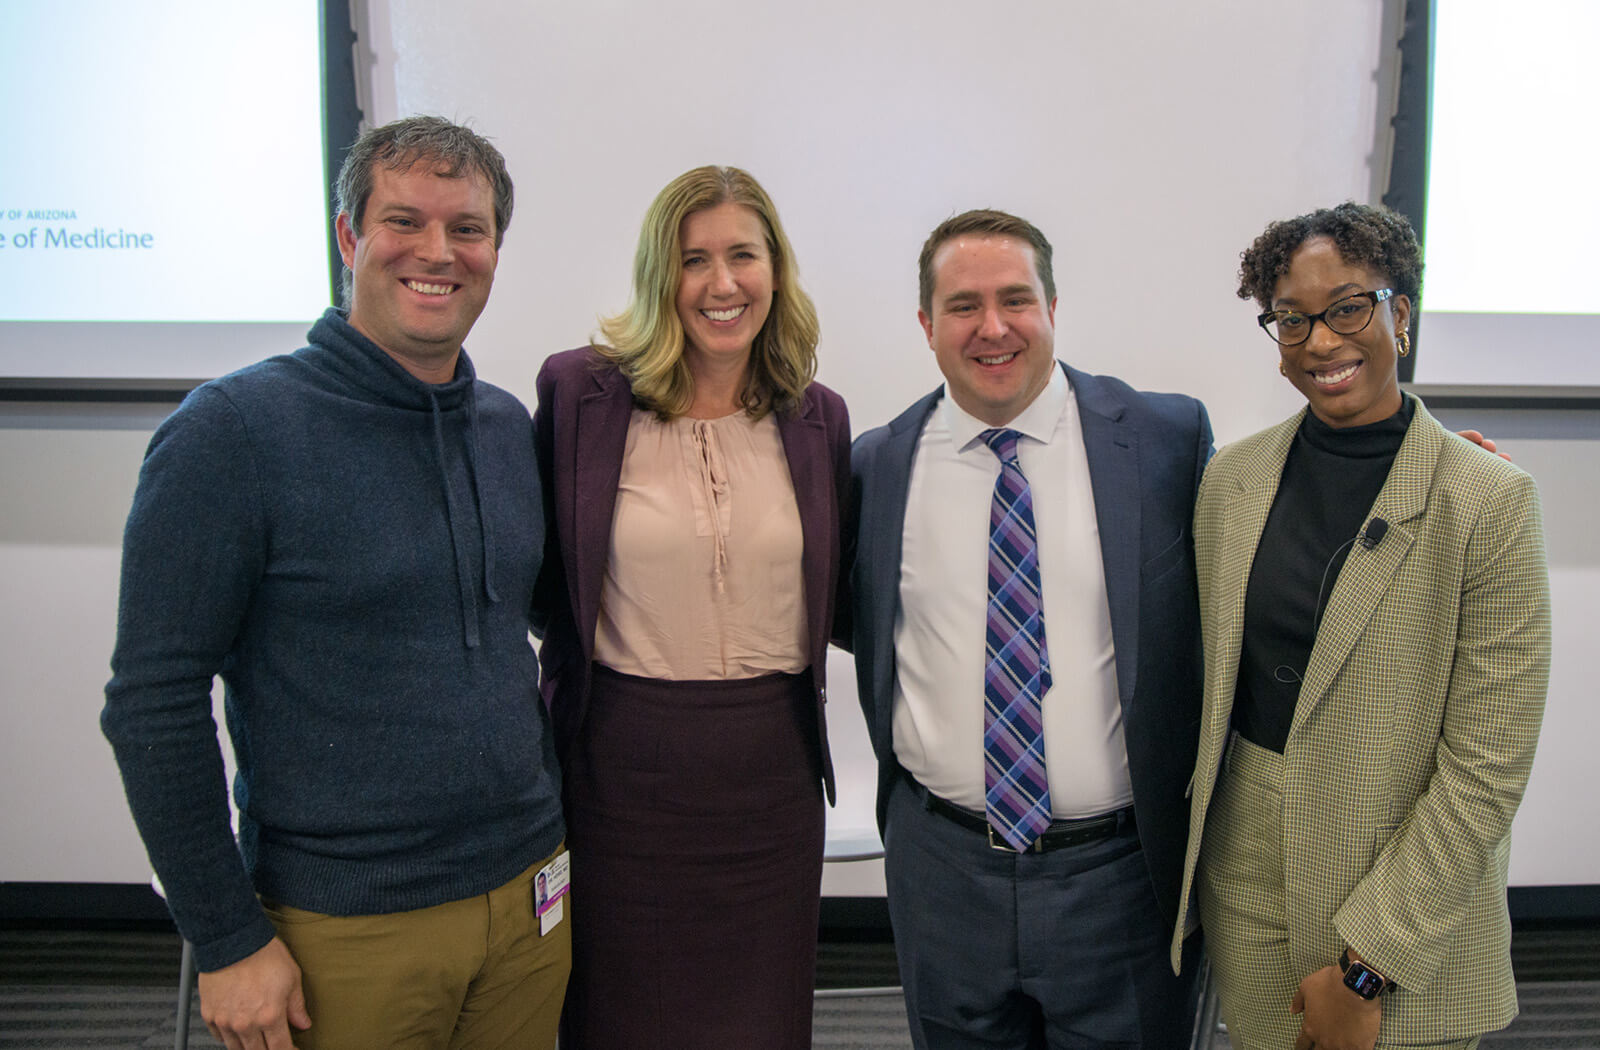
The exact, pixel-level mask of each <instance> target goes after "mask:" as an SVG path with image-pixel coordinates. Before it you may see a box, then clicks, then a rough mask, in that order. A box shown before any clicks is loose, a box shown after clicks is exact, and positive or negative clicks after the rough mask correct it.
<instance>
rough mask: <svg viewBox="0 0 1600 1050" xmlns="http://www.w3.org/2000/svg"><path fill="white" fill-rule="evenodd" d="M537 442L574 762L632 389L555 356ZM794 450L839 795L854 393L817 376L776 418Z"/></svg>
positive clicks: (563, 717)
mask: <svg viewBox="0 0 1600 1050" xmlns="http://www.w3.org/2000/svg"><path fill="white" fill-rule="evenodd" d="M536 388H537V391H538V396H539V402H538V408H537V409H536V410H535V411H534V414H533V424H534V445H535V449H536V451H537V453H538V457H539V472H540V475H541V477H542V479H543V481H544V505H545V512H546V514H548V515H549V518H550V527H549V528H548V529H547V530H546V545H545V557H544V568H543V571H542V573H541V575H540V580H539V588H538V596H537V599H536V605H537V607H538V608H537V610H536V613H535V620H536V625H535V626H536V630H537V631H538V633H540V635H541V637H542V639H543V644H542V645H541V646H540V649H539V659H540V662H541V664H542V665H543V672H544V677H543V683H542V688H543V691H544V698H545V703H546V704H548V705H549V707H550V714H551V720H552V721H553V723H554V725H555V741H556V754H557V755H558V756H559V757H560V759H561V761H562V762H563V764H565V762H566V760H567V757H568V755H569V754H570V752H571V748H572V743H573V741H574V740H576V739H577V736H578V730H579V728H580V727H581V726H582V724H583V716H584V714H585V712H586V711H587V710H588V705H589V684H590V668H591V666H592V664H593V661H594V634H595V626H596V624H597V623H598V622H599V619H600V587H601V583H602V581H603V579H604V576H605V568H606V559H607V557H608V552H609V550H610V547H611V522H612V515H613V513H614V512H615V510H616V504H617V486H618V484H619V483H620V481H621V478H622V454H623V451H624V449H625V448H626V447H627V440H628V417H629V416H630V415H631V414H632V412H633V391H632V389H631V388H630V387H629V385H628V380H627V378H626V377H625V376H623V374H622V373H621V372H620V371H618V370H617V368H616V366H614V365H612V364H611V363H610V362H608V361H607V360H606V359H605V358H603V357H601V356H600V354H599V353H598V352H596V351H595V350H594V349H593V348H592V347H581V348H579V349H577V350H568V351H566V352H564V353H559V354H555V355H552V356H551V357H550V358H549V359H548V360H546V361H545V363H544V366H543V367H542V368H541V369H540V370H539V378H538V380H537V381H536ZM777 422H778V435H779V437H780V438H781V439H782V441H783V452H784V458H785V459H787V460H788V462H789V476H790V478H791V479H792V480H793V482H794V495H795V502H796V503H797V504H798V505H799V508H800V529H801V533H802V535H803V536H804V547H803V550H802V553H801V558H800V567H801V573H802V575H803V577H804V579H805V595H806V623H807V630H808V632H809V634H808V641H809V650H808V654H807V655H809V657H810V659H811V671H812V681H813V684H814V688H815V691H816V709H817V742H818V746H819V749H820V754H819V755H818V758H819V763H818V765H819V768H820V769H821V770H822V777H823V783H824V786H825V787H826V790H827V794H828V801H829V802H830V803H831V802H832V801H833V799H834V785H833V760H832V758H831V757H830V756H829V754H828V730H827V723H826V720H825V719H824V717H823V707H824V704H825V703H826V701H827V695H828V694H827V682H826V671H827V651H828V637H829V633H830V629H831V626H832V624H833V619H834V610H835V605H836V594H837V591H838V585H839V578H840V566H841V564H843V554H842V548H843V542H842V540H841V537H840V526H841V522H842V521H843V518H844V507H845V500H846V498H847V495H848V489H849V477H850V462H849V460H850V419H849V416H848V415H847V414H846V412H845V406H844V400H843V399H842V398H840V397H839V395H838V394H836V393H834V392H833V391H832V390H829V389H828V388H827V387H825V386H823V385H822V384H820V383H812V384H811V385H810V386H809V387H808V388H807V389H806V393H805V397H804V398H803V400H802V402H801V405H800V410H799V411H798V412H797V413H795V414H794V415H793V416H784V415H782V414H780V415H778V417H777Z"/></svg>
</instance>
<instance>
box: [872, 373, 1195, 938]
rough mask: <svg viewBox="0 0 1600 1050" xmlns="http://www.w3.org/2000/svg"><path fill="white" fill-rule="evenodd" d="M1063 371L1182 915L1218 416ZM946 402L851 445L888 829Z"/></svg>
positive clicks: (1147, 808) (1157, 835)
mask: <svg viewBox="0 0 1600 1050" xmlns="http://www.w3.org/2000/svg"><path fill="white" fill-rule="evenodd" d="M1062 367H1063V368H1064V369H1065V370H1066V373H1067V377H1068V378H1069V379H1070V380H1071V382H1072V390H1073V394H1074V396H1076V398H1077V400H1078V416H1079V419H1080V421H1081V423H1082V427H1083V443H1084V446H1085V448H1086V450H1087V452H1088V459H1089V478H1090V483H1091V484H1092V486H1093V488H1094V502H1095V518H1096V520H1097V522H1098V524H1099V530H1100V554H1101V557H1102V559H1103V561H1104V563H1105V579H1106V598H1107V600H1108V603H1109V605H1110V608H1111V635H1112V642H1113V645H1114V647H1115V650H1116V668H1117V689H1118V693H1119V696H1120V699H1121V702H1122V723H1123V732H1124V736H1125V738H1126V741H1127V748H1128V772H1129V775H1130V777H1131V779H1132V781H1133V796H1134V810H1135V816H1136V820H1137V823H1138V828H1139V840H1140V844H1141V846H1142V847H1143V849H1144V854H1145V858H1146V861H1147V862H1148V864H1149V867H1150V877H1151V882H1152V883H1153V884H1154V886H1155V891H1156V898H1157V900H1158V901H1159V902H1160V904H1161V907H1162V909H1163V910H1164V911H1166V912H1167V913H1168V915H1169V920H1170V918H1171V916H1172V915H1174V914H1175V913H1176V909H1177V899H1178V882H1179V878H1180V876H1181V874H1182V871H1183V852H1184V842H1185V839H1186V837H1187V834H1188V830H1189V825H1188V813H1189V806H1188V800H1187V799H1186V797H1185V790H1186V786H1187V784H1188V780H1189V775H1190V773H1191V772H1192V771H1193V770H1194V756H1195V744H1196V741H1197V740H1198V738H1199V729H1200V696H1201V678H1200V673H1201V663H1200V606H1199V597H1198V592H1197V590H1196V584H1195V569H1194V542H1193V536H1192V532H1191V527H1192V526H1191V523H1192V520H1193V517H1194V500H1195V492H1196V490H1197V489H1198V487H1199V484H1200V476H1201V474H1202V473H1203V472H1204V470H1205V465H1206V460H1207V459H1208V458H1209V457H1210V455H1211V423H1210V420H1209V419H1208V418H1207V417H1206V410H1205V406H1204V405H1202V404H1201V403H1200V402H1199V401H1196V400H1195V399H1194V398H1191V397H1185V396H1183V395H1181V394H1147V393H1143V392H1140V391H1137V390H1134V389H1133V388H1132V387H1130V386H1128V385H1127V384H1126V383H1124V382H1122V381H1121V380H1117V379H1112V378H1110V377H1107V376H1094V375H1088V374H1086V373H1083V372H1079V371H1078V370H1076V369H1074V368H1068V367H1067V366H1065V365H1063V366H1062ZM942 396H943V388H942V387H941V388H940V389H939V390H935V391H934V392H933V393H931V394H929V395H928V396H927V397H924V398H923V399H922V400H920V401H918V402H917V403H916V404H914V405H912V406H911V407H910V408H909V409H907V410H906V411H905V412H903V413H901V415H900V416H899V417H898V418H897V419H895V420H894V421H893V422H891V423H890V424H889V425H888V426H884V427H879V428H877V429H875V430H870V431H868V432H867V433H865V434H862V435H861V437H860V438H859V439H858V440H857V441H856V443H855V448H854V449H853V450H852V453H851V475H852V478H851V483H852V493H851V499H852V519H853V524H854V526H855V527H854V528H853V530H852V531H853V533H854V536H855V542H856V552H855V562H854V568H853V570H852V572H851V576H850V585H851V589H852V591H853V608H852V621H851V623H850V625H849V631H850V634H849V639H850V642H851V643H852V648H853V649H854V651H855V657H856V679H857V683H858V686H859V689H860V695H861V708H862V711H863V712H864V713H865V714H866V719H867V729H868V731H869V732H870V733H871V735H872V747H873V751H874V752H875V753H876V755H877V758H878V825H879V828H880V830H882V829H883V823H884V810H885V805H886V801H887V798H888V791H889V788H890V786H891V785H892V784H893V781H894V778H895V777H896V776H898V775H899V765H898V763H897V762H896V761H895V757H894V737H893V726H892V722H893V714H894V683H895V652H894V625H895V618H896V613H897V612H898V610H899V606H900V546H901V537H902V534H903V529H904V526H905V514H906V493H907V491H908V488H909V486H910V481H911V466H912V460H913V459H914V458H915V456H916V451H917V441H918V439H919V438H920V437H921V435H922V428H923V426H924V425H925V423H926V422H927V419H928V415H929V414H930V413H931V412H932V411H933V410H934V406H935V405H936V404H937V403H938V401H939V399H940V397H942ZM981 702H982V698H981V697H974V698H973V703H981ZM973 746H975V747H976V746H978V744H977V743H976V742H975V743H974V745H973Z"/></svg>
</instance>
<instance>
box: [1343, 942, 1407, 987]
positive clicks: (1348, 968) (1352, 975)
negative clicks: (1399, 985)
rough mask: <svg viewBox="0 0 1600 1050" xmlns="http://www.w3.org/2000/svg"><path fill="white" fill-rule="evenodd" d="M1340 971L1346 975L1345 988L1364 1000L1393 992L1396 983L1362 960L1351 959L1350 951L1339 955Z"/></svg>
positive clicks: (1346, 950) (1347, 949) (1347, 950)
mask: <svg viewBox="0 0 1600 1050" xmlns="http://www.w3.org/2000/svg"><path fill="white" fill-rule="evenodd" d="M1339 969H1340V970H1341V971H1342V972H1343V973H1344V986H1345V987H1346V988H1348V989H1350V990H1351V991H1352V992H1355V993H1356V994H1357V995H1359V996H1361V998H1363V999H1368V1000H1370V999H1376V998H1377V997H1378V996H1380V995H1383V994H1384V993H1385V992H1392V991H1394V989H1395V983H1394V982H1393V981H1391V980H1389V979H1388V978H1387V977H1385V976H1384V975H1383V974H1381V973H1379V972H1378V971H1377V970H1374V969H1373V968H1372V967H1370V966H1368V965H1367V964H1366V963H1364V962H1362V961H1361V960H1360V959H1355V960H1352V959H1351V958H1350V949H1349V948H1346V949H1345V950H1344V951H1342V952H1340V953H1339Z"/></svg>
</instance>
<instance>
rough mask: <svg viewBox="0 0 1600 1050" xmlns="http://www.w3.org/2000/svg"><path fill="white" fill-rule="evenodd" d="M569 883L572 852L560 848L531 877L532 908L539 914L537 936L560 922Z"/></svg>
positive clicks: (564, 908) (542, 934)
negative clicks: (554, 857)
mask: <svg viewBox="0 0 1600 1050" xmlns="http://www.w3.org/2000/svg"><path fill="white" fill-rule="evenodd" d="M571 883H572V854H571V853H570V852H569V851H567V850H562V851H561V852H560V854H558V855H557V856H556V859H555V860H552V861H551V862H550V863H549V864H546V865H545V866H544V867H542V868H540V869H539V874H537V875H535V876H534V877H533V910H534V914H536V915H538V916H539V936H541V937H543V936H544V935H545V934H547V933H549V932H550V931H551V930H553V929H555V928H556V927H557V926H559V925H560V924H561V919H562V917H563V916H564V915H565V914H566V898H567V889H568V887H569V886H570V885H571Z"/></svg>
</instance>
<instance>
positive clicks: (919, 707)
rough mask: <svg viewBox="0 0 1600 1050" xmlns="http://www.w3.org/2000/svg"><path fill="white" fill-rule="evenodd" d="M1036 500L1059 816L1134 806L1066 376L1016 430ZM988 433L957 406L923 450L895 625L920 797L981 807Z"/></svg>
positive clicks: (901, 723) (949, 404)
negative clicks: (923, 792) (927, 793)
mask: <svg viewBox="0 0 1600 1050" xmlns="http://www.w3.org/2000/svg"><path fill="white" fill-rule="evenodd" d="M1008 428H1009V429H1011V430H1016V431H1018V432H1020V433H1021V434H1022V435H1023V436H1022V440H1021V441H1019V442H1018V443H1017V455H1018V460H1019V461H1020V463H1021V464H1022V472H1023V474H1024V475H1026V476H1027V478H1028V484H1029V487H1030V488H1031V489H1032V491H1033V513H1034V524H1035V526H1036V528H1037V531H1038V537H1039V572H1040V580H1041V584H1042V592H1043V598H1044V629H1045V644H1046V646H1047V647H1048V650H1049V653H1050V671H1051V678H1052V684H1051V687H1050V689H1049V691H1048V692H1046V693H1045V695H1044V752H1045V771H1046V773H1047V774H1048V776H1049V778H1050V802H1051V806H1052V810H1053V814H1054V816H1055V817H1056V818H1057V819H1062V818H1071V817H1092V816H1097V815H1099V814H1101V813H1105V812H1108V811H1110V810H1115V809H1119V808H1121V807H1123V806H1126V805H1129V804H1130V803H1132V801H1133V785H1132V783H1131V782H1130V780H1129V779H1128V753H1127V746H1126V744H1125V743H1124V742H1123V733H1122V706H1121V704H1120V703H1119V701H1118V699H1117V672H1116V661H1115V656H1114V651H1113V649H1112V644H1111V612H1110V608H1109V606H1108V605H1107V603H1106V580H1105V567H1104V563H1103V561H1102V559H1101V555H1100V530H1099V526H1098V525H1097V524H1096V520H1095V512H1094V490H1093V487H1092V486H1091V484H1090V481H1089V460H1088V457H1087V455H1086V453H1085V451H1084V445H1083V430H1082V427H1081V426H1080V424H1079V421H1078V403H1077V399H1076V398H1074V397H1073V396H1072V390H1071V388H1070V386H1069V385H1068V383H1067V378H1066V374H1065V373H1064V372H1063V371H1062V370H1061V369H1059V368H1056V369H1053V370H1052V375H1051V378H1050V382H1049V384H1048V385H1047V386H1046V387H1045V389H1044V390H1042V391H1040V393H1039V396H1038V397H1036V398H1034V400H1033V403H1032V404H1030V405H1029V406H1028V407H1027V408H1026V409H1024V410H1023V411H1022V413H1021V414H1020V415H1018V416H1017V417H1016V418H1015V419H1014V420H1012V421H1011V423H1010V424H1009V427H1008ZM987 429H989V425H988V424H987V423H984V422H982V421H981V420H978V419H976V418H974V417H973V416H971V415H968V414H967V413H966V412H965V411H963V410H962V409H961V407H960V406H958V405H957V404H956V403H955V401H954V400H953V399H952V398H951V397H950V396H949V394H948V392H947V393H946V395H945V397H944V398H943V399H942V400H941V401H940V402H939V404H938V406H936V407H935V409H934V411H933V412H932V413H931V414H930V415H929V417H928V421H927V425H926V426H925V427H924V428H923V431H922V436H921V438H920V439H919V440H918V443H917V452H916V456H915V458H914V460H913V461H912V466H911V484H910V491H909V493H908V495H907V500H906V520H905V533H904V546H903V549H902V551H901V555H900V609H899V612H898V614H897V615H896V618H895V625H894V642H895V654H896V667H897V673H896V676H895V693H894V751H895V756H896V757H897V758H898V759H899V761H900V764H901V765H902V766H904V767H905V769H906V771H907V772H908V773H910V774H911V775H912V776H913V777H915V778H916V779H917V780H918V781H919V782H920V783H921V784H922V785H923V786H924V787H926V788H927V789H928V790H929V791H931V792H933V793H934V794H936V795H939V796H940V797H942V798H944V799H947V800H949V801H951V802H954V803H956V804H957V805H960V806H964V807H966V808H967V809H970V810H974V811H976V812H979V813H982V812H983V811H984V783H983V730H984V687H983V679H984V665H985V662H986V659H987V657H986V655H985V652H984V627H985V620H986V615H987V611H988V603H989V591H988V561H989V554H988V550H989V508H990V503H991V501H992V500H993V498H994V483H995V479H996V478H998V477H999V476H1000V460H999V459H998V458H997V457H996V456H995V454H994V453H993V452H992V451H990V449H989V446H988V445H986V444H985V443H984V442H983V441H982V440H981V439H980V438H979V436H978V435H979V434H981V433H982V432H983V431H984V430H987Z"/></svg>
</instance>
